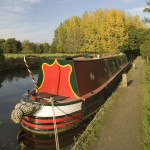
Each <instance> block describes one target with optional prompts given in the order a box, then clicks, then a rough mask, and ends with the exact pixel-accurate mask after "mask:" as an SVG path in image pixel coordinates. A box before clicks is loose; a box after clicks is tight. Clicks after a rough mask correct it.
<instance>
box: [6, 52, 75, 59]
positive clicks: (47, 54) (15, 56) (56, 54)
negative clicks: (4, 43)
mask: <svg viewBox="0 0 150 150" xmlns="http://www.w3.org/2000/svg"><path fill="white" fill-rule="evenodd" d="M25 55H34V56H37V57H49V56H74V55H75V54H65V53H64V54H63V53H42V54H4V56H5V58H6V59H7V58H20V57H24V56H25Z"/></svg>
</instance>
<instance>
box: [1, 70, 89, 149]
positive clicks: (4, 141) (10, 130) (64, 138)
mask: <svg viewBox="0 0 150 150" xmlns="http://www.w3.org/2000/svg"><path fill="white" fill-rule="evenodd" d="M32 70H33V69H32ZM33 74H34V77H35V80H37V77H38V75H37V74H38V68H36V69H34V70H33ZM0 85H1V87H0V133H1V134H0V149H2V150H33V149H40V150H45V149H46V150H52V149H55V138H54V136H52V137H39V136H35V135H32V134H29V133H25V132H24V131H21V132H20V130H21V129H20V125H19V124H14V123H13V122H12V121H11V118H10V115H11V112H12V110H13V109H14V107H15V105H16V104H17V103H18V102H19V100H20V97H21V96H22V94H23V93H24V92H25V91H27V90H28V89H32V88H33V87H34V84H33V82H32V79H31V78H30V76H29V74H28V72H27V70H26V69H21V70H18V71H11V72H5V73H0ZM90 121H91V119H89V120H86V121H84V122H83V124H82V125H80V126H79V127H78V128H74V129H73V130H70V131H68V132H64V133H61V134H59V135H58V136H59V142H60V147H61V149H63V150H70V149H71V147H72V145H73V143H74V142H73V141H74V140H73V139H74V136H75V137H76V138H77V136H78V135H79V134H81V133H82V132H83V131H84V130H85V128H86V125H87V124H88V123H89V122H90ZM18 133H20V134H18ZM17 135H18V141H17ZM18 143H19V145H18Z"/></svg>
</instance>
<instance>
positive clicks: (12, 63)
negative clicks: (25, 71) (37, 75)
mask: <svg viewBox="0 0 150 150" xmlns="http://www.w3.org/2000/svg"><path fill="white" fill-rule="evenodd" d="M42 59H43V58H42V57H34V58H29V59H28V64H29V66H30V67H38V66H40V63H41V60H42ZM22 68H26V66H25V64H24V59H23V57H18V58H12V57H11V58H7V59H4V60H3V62H2V63H1V65H0V72H4V71H10V70H17V69H22Z"/></svg>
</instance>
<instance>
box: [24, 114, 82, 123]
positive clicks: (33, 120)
mask: <svg viewBox="0 0 150 150" xmlns="http://www.w3.org/2000/svg"><path fill="white" fill-rule="evenodd" d="M74 117H79V118H81V112H79V113H77V114H74V115H71V116H67V117H63V118H56V123H58V122H61V121H65V120H69V119H72V118H74ZM24 118H25V119H27V120H29V121H32V122H37V123H53V119H35V118H31V117H28V116H24Z"/></svg>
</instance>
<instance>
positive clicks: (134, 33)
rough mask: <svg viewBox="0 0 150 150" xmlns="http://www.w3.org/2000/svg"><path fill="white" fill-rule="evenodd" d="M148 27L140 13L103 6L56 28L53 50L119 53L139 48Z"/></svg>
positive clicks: (74, 17)
mask: <svg viewBox="0 0 150 150" xmlns="http://www.w3.org/2000/svg"><path fill="white" fill-rule="evenodd" d="M146 28H147V27H146V25H145V23H144V21H142V20H141V19H140V18H139V16H134V17H132V16H131V15H130V14H128V15H126V13H125V12H124V11H122V10H116V9H110V10H109V9H105V10H104V11H102V10H101V9H99V10H95V11H94V12H87V11H86V12H85V13H84V14H83V15H82V17H81V18H79V17H77V16H73V17H71V18H69V19H67V20H66V21H64V22H63V23H60V25H59V27H58V28H57V29H56V30H55V35H54V39H53V42H52V45H51V49H54V51H56V52H69V53H71V52H76V53H79V52H80V53H116V52H120V51H121V52H126V51H128V50H129V51H137V50H138V51H139V47H140V44H141V43H142V32H143V30H145V29H146Z"/></svg>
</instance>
